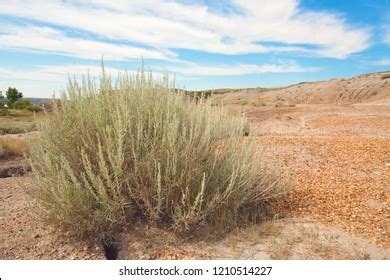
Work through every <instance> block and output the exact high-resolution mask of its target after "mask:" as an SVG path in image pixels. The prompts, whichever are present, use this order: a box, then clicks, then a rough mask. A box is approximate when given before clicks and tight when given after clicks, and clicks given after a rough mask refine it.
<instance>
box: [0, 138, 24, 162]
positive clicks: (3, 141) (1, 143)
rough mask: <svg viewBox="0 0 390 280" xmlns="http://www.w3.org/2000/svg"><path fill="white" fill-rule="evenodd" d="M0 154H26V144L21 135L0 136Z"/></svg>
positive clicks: (3, 155)
mask: <svg viewBox="0 0 390 280" xmlns="http://www.w3.org/2000/svg"><path fill="white" fill-rule="evenodd" d="M0 154H1V155H2V157H7V156H24V155H27V154H28V146H27V143H26V140H25V139H24V138H23V137H2V138H0Z"/></svg>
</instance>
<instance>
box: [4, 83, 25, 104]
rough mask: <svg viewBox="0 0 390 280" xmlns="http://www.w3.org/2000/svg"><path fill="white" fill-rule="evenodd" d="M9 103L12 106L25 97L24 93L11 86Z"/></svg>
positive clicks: (8, 92) (8, 94) (8, 93)
mask: <svg viewBox="0 0 390 280" xmlns="http://www.w3.org/2000/svg"><path fill="white" fill-rule="evenodd" d="M6 94H7V100H8V102H7V105H8V107H10V108H12V106H13V104H14V103H15V102H16V101H18V100H19V99H21V98H22V97H23V93H22V92H20V91H18V90H17V89H16V88H11V87H9V88H8V90H7V92H6Z"/></svg>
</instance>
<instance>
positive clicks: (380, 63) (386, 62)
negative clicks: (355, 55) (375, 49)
mask: <svg viewBox="0 0 390 280" xmlns="http://www.w3.org/2000/svg"><path fill="white" fill-rule="evenodd" d="M371 64H372V65H378V66H390V59H386V58H385V59H381V60H377V61H374V62H372V63H371Z"/></svg>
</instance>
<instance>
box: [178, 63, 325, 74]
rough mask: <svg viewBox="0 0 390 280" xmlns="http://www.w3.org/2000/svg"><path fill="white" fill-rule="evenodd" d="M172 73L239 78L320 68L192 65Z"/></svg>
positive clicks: (286, 64)
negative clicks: (241, 76)
mask: <svg viewBox="0 0 390 280" xmlns="http://www.w3.org/2000/svg"><path fill="white" fill-rule="evenodd" d="M171 70H172V71H174V72H178V73H181V74H185V75H195V76H239V75H247V74H262V73H296V72H314V71H318V70H319V68H314V67H311V68H305V67H302V66H300V65H298V64H296V63H294V62H289V63H283V64H282V63H280V64H263V65H256V64H232V65H218V66H202V65H191V66H188V67H187V66H186V67H173V68H171Z"/></svg>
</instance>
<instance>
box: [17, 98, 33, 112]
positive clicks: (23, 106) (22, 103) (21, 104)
mask: <svg viewBox="0 0 390 280" xmlns="http://www.w3.org/2000/svg"><path fill="white" fill-rule="evenodd" d="M31 105H32V104H31V101H30V100H28V99H20V100H18V101H15V102H14V103H13V104H12V108H13V109H16V110H27V108H28V107H29V106H31Z"/></svg>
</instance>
